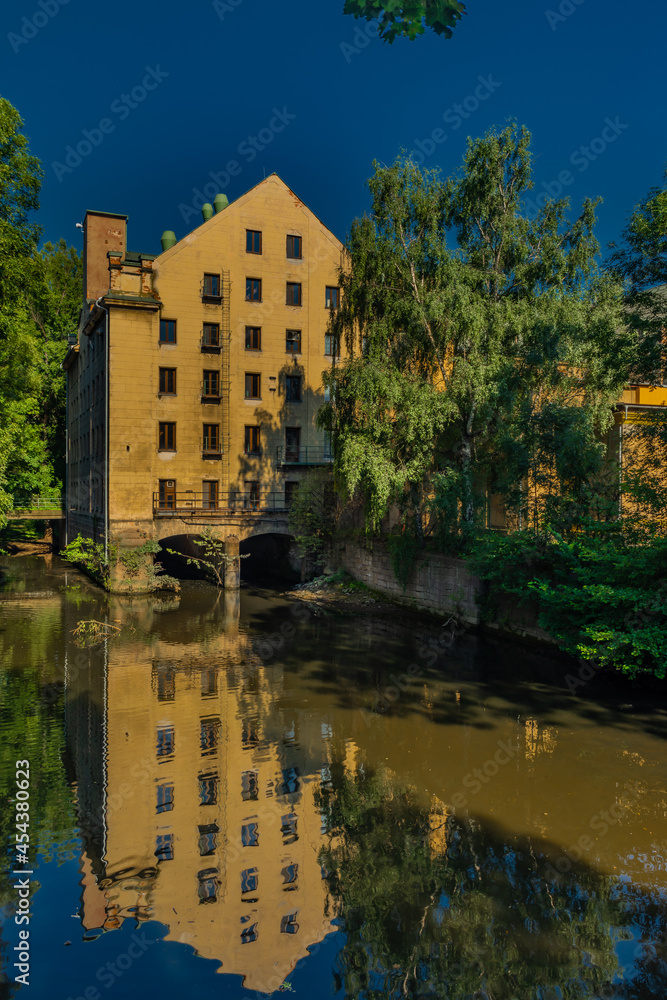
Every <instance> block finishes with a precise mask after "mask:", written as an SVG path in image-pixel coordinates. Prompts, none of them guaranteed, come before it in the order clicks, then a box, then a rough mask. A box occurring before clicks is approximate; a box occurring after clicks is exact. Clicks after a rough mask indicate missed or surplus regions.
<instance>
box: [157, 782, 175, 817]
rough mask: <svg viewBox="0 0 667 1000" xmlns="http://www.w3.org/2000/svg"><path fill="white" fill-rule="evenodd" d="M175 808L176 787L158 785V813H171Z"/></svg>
mask: <svg viewBox="0 0 667 1000" xmlns="http://www.w3.org/2000/svg"><path fill="white" fill-rule="evenodd" d="M173 808H174V786H173V785H171V784H169V785H158V786H157V810H156V811H157V812H159V813H163V812H171V810H172V809H173Z"/></svg>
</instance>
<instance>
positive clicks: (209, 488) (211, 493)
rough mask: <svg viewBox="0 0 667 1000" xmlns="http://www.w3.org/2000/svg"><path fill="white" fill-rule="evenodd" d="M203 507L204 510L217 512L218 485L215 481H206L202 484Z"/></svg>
mask: <svg viewBox="0 0 667 1000" xmlns="http://www.w3.org/2000/svg"><path fill="white" fill-rule="evenodd" d="M201 485H202V507H203V508H204V510H216V508H217V506H218V483H217V480H215V479H204V480H203V482H202V484H201Z"/></svg>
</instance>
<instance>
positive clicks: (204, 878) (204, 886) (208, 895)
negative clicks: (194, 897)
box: [197, 868, 220, 903]
mask: <svg viewBox="0 0 667 1000" xmlns="http://www.w3.org/2000/svg"><path fill="white" fill-rule="evenodd" d="M197 881H198V882H199V885H198V886H197V892H198V894H199V902H200V903H215V902H217V899H218V888H219V886H220V882H219V880H218V869H217V868H206V869H205V870H204V871H202V872H197Z"/></svg>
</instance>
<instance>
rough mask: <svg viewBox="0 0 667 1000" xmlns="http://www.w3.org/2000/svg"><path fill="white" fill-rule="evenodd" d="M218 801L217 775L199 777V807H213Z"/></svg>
mask: <svg viewBox="0 0 667 1000" xmlns="http://www.w3.org/2000/svg"><path fill="white" fill-rule="evenodd" d="M217 801H218V775H217V774H200V775H199V804H200V806H214V805H216V803H217Z"/></svg>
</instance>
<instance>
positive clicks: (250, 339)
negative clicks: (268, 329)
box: [245, 326, 262, 351]
mask: <svg viewBox="0 0 667 1000" xmlns="http://www.w3.org/2000/svg"><path fill="white" fill-rule="evenodd" d="M245 349H246V351H260V350H261V349H262V328H261V326H247V327H246V328H245Z"/></svg>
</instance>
